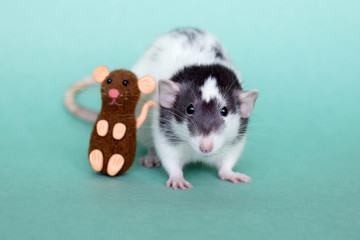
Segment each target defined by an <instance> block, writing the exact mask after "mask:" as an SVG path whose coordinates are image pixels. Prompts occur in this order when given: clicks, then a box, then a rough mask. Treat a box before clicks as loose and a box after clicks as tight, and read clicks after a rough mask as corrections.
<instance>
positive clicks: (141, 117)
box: [136, 100, 156, 129]
mask: <svg viewBox="0 0 360 240" xmlns="http://www.w3.org/2000/svg"><path fill="white" fill-rule="evenodd" d="M155 105H156V102H155V101H152V100H151V101H147V102H146V103H145V104H144V106H143V107H142V109H141V112H140V115H139V116H138V117H137V118H136V129H139V128H140V127H141V125H142V124H143V123H144V121H145V119H146V116H147V114H148V111H149V108H150V107H152V106H155Z"/></svg>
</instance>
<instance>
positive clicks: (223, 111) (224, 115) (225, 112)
mask: <svg viewBox="0 0 360 240" xmlns="http://www.w3.org/2000/svg"><path fill="white" fill-rule="evenodd" d="M220 114H221V116H223V117H226V115H227V114H228V110H227V108H226V107H223V108H222V109H221V111H220Z"/></svg>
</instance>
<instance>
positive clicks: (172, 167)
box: [66, 28, 258, 190]
mask: <svg viewBox="0 0 360 240" xmlns="http://www.w3.org/2000/svg"><path fill="white" fill-rule="evenodd" d="M132 71H133V72H134V73H135V74H136V75H141V76H143V75H151V76H152V77H154V78H155V79H156V80H157V81H158V83H157V85H158V89H157V90H156V91H155V92H154V93H153V94H150V95H148V96H146V98H147V99H151V100H154V101H157V102H158V107H155V108H152V109H151V110H150V111H151V113H150V115H151V117H150V118H148V119H147V120H146V121H145V123H144V125H146V126H147V127H146V128H142V129H139V132H138V136H139V137H138V140H139V142H140V143H142V144H143V145H145V146H146V147H147V148H148V154H147V155H146V156H145V157H143V158H141V159H140V164H141V165H145V166H147V167H154V166H159V165H160V163H161V164H162V166H163V167H164V169H165V170H166V172H167V173H168V175H169V179H168V180H167V182H166V186H167V187H172V188H173V189H178V188H180V189H182V190H185V189H186V188H192V185H191V184H190V183H189V182H188V181H186V180H185V178H184V174H183V170H182V169H183V167H184V166H185V165H186V164H188V163H192V162H203V163H205V164H208V165H211V166H214V167H216V168H217V169H218V176H219V178H220V179H221V180H228V181H231V182H233V183H238V182H239V181H241V182H245V183H248V182H250V180H251V178H250V177H248V176H247V175H245V174H243V173H239V172H234V171H233V167H234V166H235V164H236V162H237V161H238V159H239V158H240V156H241V153H242V151H243V149H244V146H245V142H246V130H247V125H248V121H249V117H250V115H251V113H252V111H253V108H254V105H255V101H256V99H257V98H258V90H247V91H245V90H244V88H243V84H242V81H241V76H240V73H239V72H238V70H237V69H236V67H235V65H234V63H233V62H232V60H231V58H230V56H229V54H228V53H227V51H226V50H225V48H224V47H223V45H222V44H221V43H220V42H219V40H218V39H217V38H216V37H215V36H214V35H212V34H211V33H209V32H206V31H203V30H200V29H195V28H180V29H175V30H173V31H170V32H168V33H165V34H163V35H161V36H160V37H158V38H157V39H156V40H155V41H154V42H153V43H152V44H151V45H150V47H149V48H148V49H147V50H146V51H145V53H144V55H143V56H142V57H141V58H140V60H139V61H138V62H137V63H136V64H135V65H134V67H133V68H132ZM90 84H92V83H91V81H90V80H89V79H84V80H83V81H81V82H79V83H77V84H76V85H75V86H77V87H80V88H83V87H86V86H88V85H90ZM76 92H77V89H75V88H70V89H69V95H71V96H75V94H76ZM66 103H67V107H68V109H69V110H70V111H71V112H72V113H74V114H75V115H76V116H78V117H80V118H82V119H84V120H87V121H94V118H95V117H96V113H94V112H91V111H88V110H86V109H84V108H82V107H81V106H79V105H77V104H76V102H75V100H74V97H71V98H69V99H68V100H67V101H66ZM139 110H140V107H139V106H138V107H137V111H139ZM149 129H151V131H149Z"/></svg>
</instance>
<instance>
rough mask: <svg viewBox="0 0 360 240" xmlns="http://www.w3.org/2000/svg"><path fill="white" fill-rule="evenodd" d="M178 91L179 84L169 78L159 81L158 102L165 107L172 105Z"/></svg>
mask: <svg viewBox="0 0 360 240" xmlns="http://www.w3.org/2000/svg"><path fill="white" fill-rule="evenodd" d="M179 92H180V86H179V85H178V84H177V83H175V82H173V81H170V80H161V81H159V102H160V105H161V106H163V107H165V108H172V107H173V106H174V103H175V100H176V96H177V94H178V93H179Z"/></svg>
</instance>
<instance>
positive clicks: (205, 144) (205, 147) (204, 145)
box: [199, 140, 214, 153]
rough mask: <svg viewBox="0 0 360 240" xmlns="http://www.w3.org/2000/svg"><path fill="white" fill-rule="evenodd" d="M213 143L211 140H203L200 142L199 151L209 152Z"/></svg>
mask: <svg viewBox="0 0 360 240" xmlns="http://www.w3.org/2000/svg"><path fill="white" fill-rule="evenodd" d="M213 147H214V146H213V143H212V141H208V140H203V141H201V143H200V147H199V148H200V151H201V152H203V153H209V152H211V151H212V150H213Z"/></svg>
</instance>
